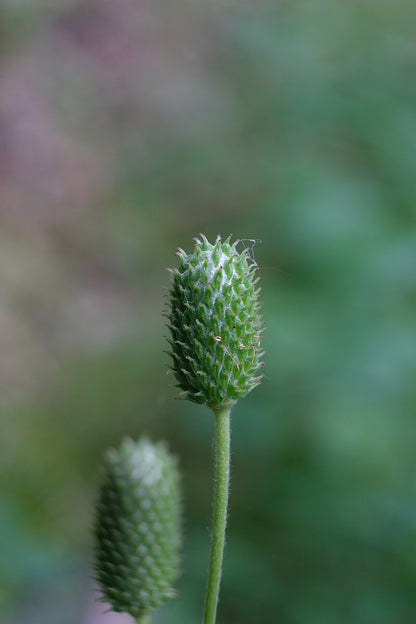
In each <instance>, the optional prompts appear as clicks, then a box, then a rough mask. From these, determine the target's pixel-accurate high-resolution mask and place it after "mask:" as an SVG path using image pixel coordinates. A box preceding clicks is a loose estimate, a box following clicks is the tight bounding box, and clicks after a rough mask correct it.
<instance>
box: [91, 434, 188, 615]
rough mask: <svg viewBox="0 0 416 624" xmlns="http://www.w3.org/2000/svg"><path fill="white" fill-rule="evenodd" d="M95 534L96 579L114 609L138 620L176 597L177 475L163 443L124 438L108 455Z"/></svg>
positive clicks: (177, 551)
mask: <svg viewBox="0 0 416 624" xmlns="http://www.w3.org/2000/svg"><path fill="white" fill-rule="evenodd" d="M94 535H95V553H94V554H95V576H96V579H97V581H98V583H99V586H100V588H101V591H102V594H103V597H102V599H103V601H105V602H108V603H110V604H111V606H112V608H113V610H114V611H117V612H126V613H129V614H130V615H132V616H133V617H134V618H140V617H142V616H144V615H145V614H146V613H147V612H148V611H149V610H150V609H152V608H154V607H158V606H161V605H162V604H163V603H164V602H165V601H166V600H167V599H168V598H171V597H173V596H174V595H175V591H174V589H173V586H172V583H173V582H174V581H175V580H176V579H177V577H178V571H179V549H180V543H181V536H180V493H179V472H178V468H177V464H176V460H175V459H174V458H173V457H172V456H171V455H170V453H169V452H168V451H167V449H166V447H165V446H164V445H163V444H162V443H158V444H152V443H151V442H150V441H148V440H146V439H142V440H140V441H139V442H137V443H135V442H133V441H132V440H129V439H128V440H125V441H124V442H123V443H122V444H121V446H120V448H119V449H118V450H111V451H109V452H108V453H107V455H106V458H105V462H104V474H103V479H102V483H101V488H100V492H99V498H98V501H97V506H96V518H95V526H94Z"/></svg>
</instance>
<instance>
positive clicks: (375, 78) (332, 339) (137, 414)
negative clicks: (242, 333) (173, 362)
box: [0, 0, 416, 624]
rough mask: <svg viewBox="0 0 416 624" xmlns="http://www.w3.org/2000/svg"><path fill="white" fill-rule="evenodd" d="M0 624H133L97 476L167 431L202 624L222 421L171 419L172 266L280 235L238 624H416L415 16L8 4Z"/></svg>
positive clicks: (160, 619) (165, 613) (253, 448)
mask: <svg viewBox="0 0 416 624" xmlns="http://www.w3.org/2000/svg"><path fill="white" fill-rule="evenodd" d="M1 13H2V15H1V17H2V19H1V26H0V36H1V41H0V72H1V82H0V144H1V151H0V205H1V208H0V224H1V228H0V281H1V284H0V287H1V299H0V341H1V351H0V386H1V393H0V401H1V412H2V413H1V424H0V427H1V430H0V467H1V470H0V479H1V483H0V620H1V622H4V623H5V624H29V623H30V624H38V623H39V624H40V623H42V624H49V623H51V624H52V623H54V624H55V623H56V622H59V623H60V624H112V623H114V624H115V623H116V622H117V623H121V622H126V623H127V622H128V621H129V619H128V618H124V617H120V616H116V617H114V616H113V615H112V614H110V613H107V614H104V613H103V608H102V607H100V605H97V604H96V603H95V602H94V591H93V587H92V582H91V581H90V546H91V537H90V527H91V520H92V512H93V502H94V497H95V491H96V486H97V478H98V473H99V464H100V459H101V457H102V454H103V452H104V450H105V449H106V448H107V447H108V446H111V445H116V444H118V442H119V441H120V439H121V438H122V437H123V436H124V435H130V436H133V437H138V436H141V435H143V434H146V435H148V436H151V437H152V438H154V439H158V438H164V439H166V440H167V441H168V443H169V446H170V448H171V449H172V450H173V451H174V453H176V454H177V455H178V456H179V457H180V462H181V467H182V470H183V486H184V498H185V509H186V512H185V546H184V574H183V577H182V580H181V583H180V596H179V598H177V599H176V600H175V601H173V602H171V604H169V605H167V606H166V607H165V608H164V609H162V610H160V611H159V612H158V614H157V616H156V618H155V624H164V623H166V624H168V623H171V624H193V623H194V622H198V621H199V620H200V613H201V608H202V602H203V595H204V585H205V573H206V568H207V559H208V549H209V523H210V508H211V507H210V506H211V502H210V498H211V489H212V472H211V471H212V468H211V459H212V434H213V426H212V425H213V423H212V418H211V415H210V413H209V412H208V411H207V410H205V409H204V408H201V407H199V406H193V405H190V404H187V403H184V402H180V401H175V400H174V397H175V390H174V389H173V388H172V387H170V384H171V383H172V378H171V377H169V376H166V367H165V365H166V364H167V363H168V357H167V356H166V355H165V354H164V353H163V349H165V348H166V344H165V341H164V338H163V334H164V333H165V331H166V329H165V328H164V327H163V323H164V321H163V317H162V315H161V310H162V307H163V295H164V293H166V290H164V286H165V287H166V284H168V281H169V279H168V274H167V273H166V271H165V267H167V266H170V265H172V264H175V256H174V252H175V249H176V247H177V246H181V247H183V248H184V249H186V250H187V251H190V249H191V247H192V237H193V236H195V235H197V234H198V233H199V232H204V233H205V234H206V235H207V236H208V237H209V238H210V239H212V238H213V237H215V236H216V235H217V234H218V233H219V234H222V235H223V236H226V235H227V234H229V233H230V232H231V233H233V234H234V236H235V237H237V238H252V239H261V240H262V243H261V244H260V243H259V244H257V245H256V247H255V249H254V251H255V257H256V261H257V263H258V264H259V266H260V274H261V277H262V286H263V291H262V298H263V300H264V308H263V310H264V317H265V323H266V326H267V331H266V333H265V339H264V346H265V348H266V349H267V354H266V357H265V359H266V367H265V374H266V378H265V380H264V383H263V384H262V386H260V387H259V388H257V389H256V390H255V391H254V392H252V393H251V394H250V395H249V396H248V397H247V398H246V399H244V400H242V401H241V402H240V403H239V404H238V405H237V406H236V408H235V409H234V412H233V475H232V495H231V509H230V520H229V527H228V543H227V548H226V557H225V567H224V578H223V585H222V596H221V602H220V611H219V618H218V623H219V624H249V623H250V624H252V623H257V622H261V623H262V624H276V623H277V624H414V622H416V453H415V445H416V427H415V415H414V405H415V399H416V384H415V375H416V315H415V309H416V305H415V304H416V204H415V196H416V38H415V31H416V5H415V3H414V0H408V1H406V0H397V1H396V2H392V1H390V2H388V1H383V0H379V1H375V0H372V1H371V0H363V1H358V0H357V1H356V2H345V0H343V1H339V0H338V1H337V0H335V1H330V0H326V1H324V0H321V1H319V0H318V1H314V0H292V2H287V1H284V0H281V1H280V2H279V1H275V2H267V1H265V0H261V1H258V2H254V1H253V2H250V1H249V0H247V1H244V0H243V1H240V2H233V1H231V0H228V1H226V0H217V1H216V2H209V1H206V2H202V0H195V1H194V2H189V1H185V0H179V1H178V2H173V3H172V2H162V1H160V2H157V1H150V0H146V1H140V0H124V1H123V2H114V1H112V0H91V1H89V2H88V1H86V0H77V1H75V0H49V1H48V0H36V1H35V0H21V1H20V2H15V1H14V0H3V2H2V8H1Z"/></svg>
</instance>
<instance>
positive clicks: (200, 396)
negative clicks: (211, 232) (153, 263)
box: [167, 235, 263, 409]
mask: <svg viewBox="0 0 416 624" xmlns="http://www.w3.org/2000/svg"><path fill="white" fill-rule="evenodd" d="M195 240H196V243H195V248H194V250H193V252H192V253H190V254H187V253H185V252H184V251H183V250H182V249H179V250H178V256H179V259H180V265H179V267H178V268H177V269H171V272H172V274H173V281H172V284H171V288H170V297H169V311H168V314H167V316H168V318H169V321H170V322H169V329H170V333H171V338H170V339H168V340H169V342H170V345H171V356H172V359H173V366H172V368H173V370H174V372H175V376H176V379H177V382H178V386H179V387H180V388H181V390H182V392H181V397H183V398H187V399H189V400H191V401H193V402H195V403H205V404H207V405H208V406H209V407H211V408H213V409H216V408H219V407H221V406H231V405H233V404H234V403H235V401H236V400H237V399H238V398H240V397H243V396H245V395H246V394H247V393H248V392H250V390H252V389H253V388H254V387H255V386H256V385H258V384H259V383H260V379H261V377H262V376H261V375H259V374H258V372H259V369H260V367H261V366H262V362H260V358H261V356H262V354H263V352H262V351H261V346H260V343H261V336H260V334H261V331H262V321H261V316H260V313H259V308H260V306H261V303H260V302H259V301H258V293H259V290H260V289H258V288H257V286H256V283H257V281H258V278H256V276H255V273H256V269H257V265H256V264H255V263H254V262H253V261H252V260H251V259H250V256H249V255H248V253H247V250H243V251H242V252H241V253H240V252H238V251H237V249H236V247H237V245H238V242H239V241H238V240H237V241H235V242H234V243H233V244H231V242H230V238H227V239H226V240H225V241H224V242H223V241H222V240H221V238H220V237H219V236H218V237H217V240H216V242H215V243H214V244H211V243H209V241H208V240H207V239H206V237H205V236H203V235H201V238H200V239H195Z"/></svg>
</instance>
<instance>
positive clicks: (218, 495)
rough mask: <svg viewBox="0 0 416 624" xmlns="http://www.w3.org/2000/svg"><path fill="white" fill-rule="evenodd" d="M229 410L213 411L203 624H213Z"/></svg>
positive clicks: (225, 499) (227, 459)
mask: <svg viewBox="0 0 416 624" xmlns="http://www.w3.org/2000/svg"><path fill="white" fill-rule="evenodd" d="M230 411H231V409H230V408H224V407H222V408H218V409H214V410H213V412H214V416H215V492H214V515H213V524H212V538H211V539H212V541H211V555H210V563H209V572H208V585H207V594H206V598H205V611H204V619H203V624H215V620H216V613H217V604H218V595H219V590H220V582H221V573H222V560H223V553H224V546H225V528H226V525H227V508H228V490H229V481H230Z"/></svg>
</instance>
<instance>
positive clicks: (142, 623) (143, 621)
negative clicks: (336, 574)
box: [136, 614, 150, 624]
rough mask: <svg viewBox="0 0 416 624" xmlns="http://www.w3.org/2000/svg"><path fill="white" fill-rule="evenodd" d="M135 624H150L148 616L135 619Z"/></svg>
mask: <svg viewBox="0 0 416 624" xmlns="http://www.w3.org/2000/svg"><path fill="white" fill-rule="evenodd" d="M136 624H150V616H149V615H147V614H146V615H142V616H141V617H139V618H137V620H136Z"/></svg>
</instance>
